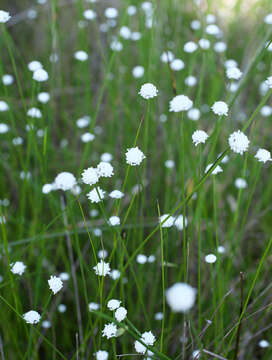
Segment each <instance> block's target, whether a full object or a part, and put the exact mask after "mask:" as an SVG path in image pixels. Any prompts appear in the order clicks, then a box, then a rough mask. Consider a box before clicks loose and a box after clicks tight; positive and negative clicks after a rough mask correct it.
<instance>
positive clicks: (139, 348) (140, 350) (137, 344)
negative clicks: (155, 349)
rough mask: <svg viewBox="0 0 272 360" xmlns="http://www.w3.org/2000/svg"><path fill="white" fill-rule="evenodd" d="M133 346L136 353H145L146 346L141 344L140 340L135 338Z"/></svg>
mask: <svg viewBox="0 0 272 360" xmlns="http://www.w3.org/2000/svg"><path fill="white" fill-rule="evenodd" d="M134 347H135V350H136V352H137V353H138V354H143V355H144V354H145V352H146V350H147V348H146V347H145V346H144V345H143V344H142V343H140V341H138V340H136V341H135V342H134Z"/></svg>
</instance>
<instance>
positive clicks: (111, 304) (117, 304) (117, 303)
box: [107, 299, 121, 311]
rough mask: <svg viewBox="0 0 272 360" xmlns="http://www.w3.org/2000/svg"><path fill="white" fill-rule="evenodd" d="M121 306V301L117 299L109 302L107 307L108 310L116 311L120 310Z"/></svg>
mask: <svg viewBox="0 0 272 360" xmlns="http://www.w3.org/2000/svg"><path fill="white" fill-rule="evenodd" d="M120 305H121V301H120V300H116V299H111V300H109V301H108V303H107V307H108V309H110V310H111V311H114V310H116V309H118V308H119V307H120Z"/></svg>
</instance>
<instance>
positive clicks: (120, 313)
mask: <svg viewBox="0 0 272 360" xmlns="http://www.w3.org/2000/svg"><path fill="white" fill-rule="evenodd" d="M114 316H115V319H116V320H117V321H119V322H121V321H123V320H124V319H125V318H126V317H127V309H126V308H124V307H123V306H120V307H119V308H118V309H117V310H116V311H115V313H114Z"/></svg>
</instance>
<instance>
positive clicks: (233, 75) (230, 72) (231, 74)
mask: <svg viewBox="0 0 272 360" xmlns="http://www.w3.org/2000/svg"><path fill="white" fill-rule="evenodd" d="M226 73H227V78H228V79H232V80H239V79H240V78H241V76H242V75H243V73H242V71H241V70H240V69H238V68H237V67H230V68H228V69H227V71H226Z"/></svg>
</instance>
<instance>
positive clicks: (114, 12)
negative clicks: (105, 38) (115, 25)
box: [104, 7, 118, 19]
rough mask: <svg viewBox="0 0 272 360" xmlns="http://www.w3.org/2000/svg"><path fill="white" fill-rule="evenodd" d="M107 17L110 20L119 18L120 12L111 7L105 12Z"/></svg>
mask: <svg viewBox="0 0 272 360" xmlns="http://www.w3.org/2000/svg"><path fill="white" fill-rule="evenodd" d="M104 14H105V16H106V18H108V19H115V18H116V17H117V16H118V10H117V9H116V8H113V7H109V8H107V9H106V10H105V13H104Z"/></svg>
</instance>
